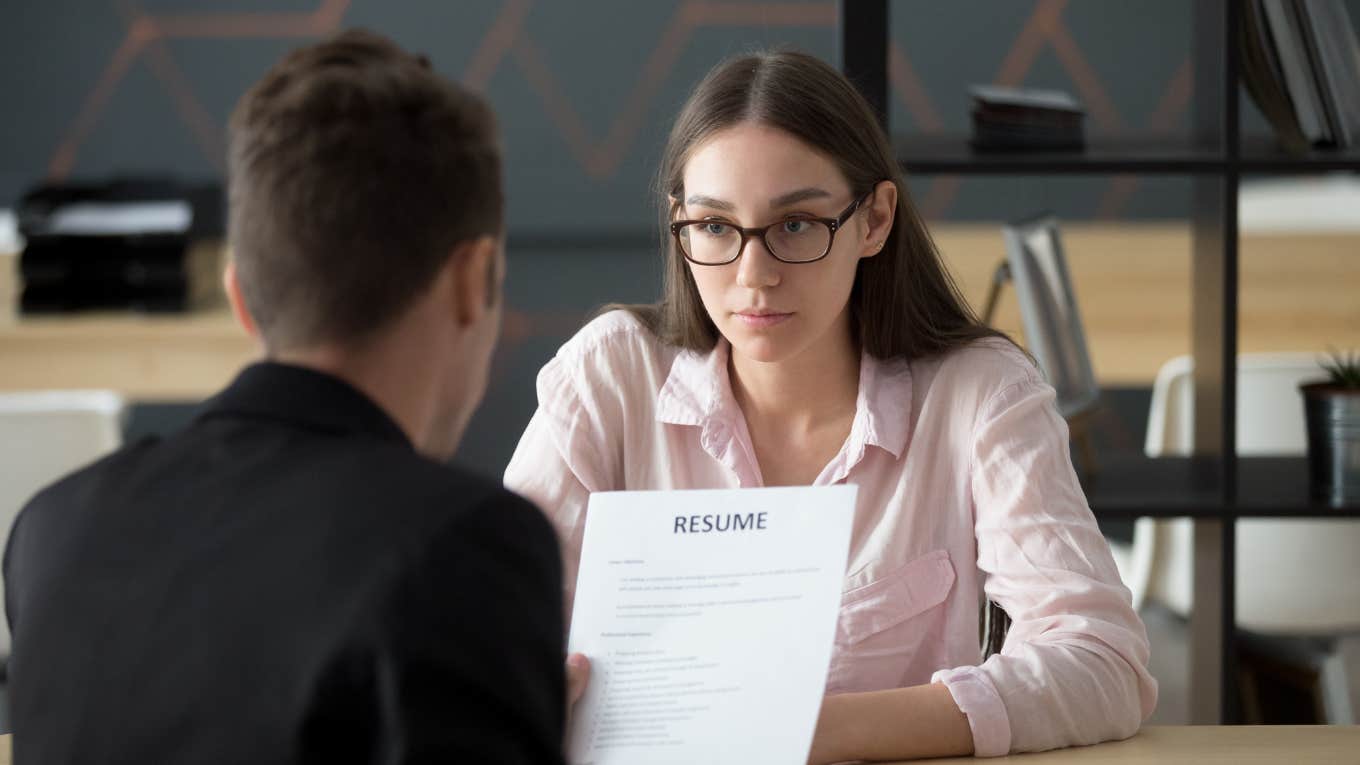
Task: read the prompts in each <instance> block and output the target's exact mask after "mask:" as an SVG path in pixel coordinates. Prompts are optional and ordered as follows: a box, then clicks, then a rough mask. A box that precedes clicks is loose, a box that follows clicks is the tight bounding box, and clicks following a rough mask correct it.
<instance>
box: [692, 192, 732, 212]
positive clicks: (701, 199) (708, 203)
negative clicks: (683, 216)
mask: <svg viewBox="0 0 1360 765" xmlns="http://www.w3.org/2000/svg"><path fill="white" fill-rule="evenodd" d="M685 204H686V205H695V206H696V207H712V208H713V209H714V210H727V211H729V212H730V211H732V210H735V209H737V208H736V205H734V204H732V203H731V202H724V201H722V200H721V199H714V198H713V197H706V196H703V195H701V194H695V195H693V196H691V197H690V198H689V199H686V200H685Z"/></svg>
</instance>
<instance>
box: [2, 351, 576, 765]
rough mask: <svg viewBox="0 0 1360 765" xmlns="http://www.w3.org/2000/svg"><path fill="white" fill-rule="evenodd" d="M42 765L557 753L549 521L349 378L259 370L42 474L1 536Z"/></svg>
mask: <svg viewBox="0 0 1360 765" xmlns="http://www.w3.org/2000/svg"><path fill="white" fill-rule="evenodd" d="M4 572H5V581H6V587H5V590H6V591H5V596H6V597H5V600H6V604H5V605H6V609H7V611H8V616H9V622H10V626H11V629H12V631H13V635H14V648H13V654H12V658H11V661H10V664H9V683H10V699H11V707H10V708H11V718H12V723H13V729H14V731H15V738H14V745H15V755H16V761H18V762H23V763H35V764H37V763H91V762H126V763H153V762H154V763H228V762H230V763H247V762H248V763H285V762H288V763H297V762H316V763H342V762H374V763H378V762H381V763H397V762H470V763H471V762H475V763H530V762H533V763H555V762H560V760H561V754H560V752H561V739H562V725H563V715H564V694H565V691H564V688H563V682H564V681H563V658H564V657H563V645H562V638H563V627H562V600H561V593H562V589H561V581H560V580H561V568H560V561H559V554H558V551H557V544H556V540H555V538H554V536H553V532H552V529H551V527H550V526H549V524H548V523H547V521H546V519H545V518H544V517H543V516H542V514H540V513H539V511H538V510H537V509H535V508H534V507H533V506H532V505H531V504H529V503H528V502H526V501H525V500H523V499H521V498H519V497H517V496H515V495H514V494H511V493H510V492H507V491H506V490H504V489H503V488H502V487H501V486H500V485H498V484H496V483H494V482H492V481H488V480H485V479H482V478H478V477H474V476H472V475H469V474H467V473H465V472H461V471H459V470H456V469H453V468H450V467H448V466H445V465H441V464H438V463H436V462H432V461H430V460H427V459H424V458H422V457H421V456H419V455H417V454H416V452H415V451H414V450H413V448H412V446H411V443H410V442H409V441H408V440H407V438H406V437H405V435H404V434H403V433H402V431H401V430H400V429H399V428H398V427H397V425H396V424H395V423H394V422H393V421H392V420H391V419H390V418H389V417H388V416H387V415H386V414H385V413H384V412H383V411H382V410H381V409H379V408H378V407H377V406H376V405H375V404H374V403H372V402H371V401H370V400H369V399H368V398H366V397H365V396H364V395H362V394H361V393H360V392H359V391H358V390H356V389H355V388H353V387H351V386H349V385H347V384H345V383H344V382H342V381H340V380H338V379H336V378H333V377H329V376H326V375H323V374H319V373H317V372H313V371H308V370H305V369H301V368H297V367H290V366H284V365H280V364H272V363H265V364H259V365H256V366H253V367H250V368H248V369H247V370H245V371H244V372H243V373H242V374H241V376H240V377H238V378H237V380H236V381H235V382H234V383H233V384H232V385H231V386H230V387H229V388H228V389H227V390H226V391H225V392H223V393H222V394H220V395H219V396H218V397H217V398H215V399H213V400H212V401H211V402H209V404H208V405H207V406H206V408H205V410H204V413H203V414H202V415H201V416H199V417H198V418H197V419H196V420H195V421H194V423H193V424H192V425H191V426H189V427H188V428H187V429H185V430H184V431H182V432H180V433H178V434H176V435H174V436H171V437H169V438H166V439H165V440H163V441H151V440H148V441H146V442H141V443H138V444H136V445H134V446H130V447H128V448H126V449H124V450H123V451H121V452H118V453H116V454H114V455H112V456H110V457H108V458H106V459H104V460H101V461H100V462H97V463H96V464H94V465H92V466H90V467H88V468H86V469H84V470H81V471H80V472H78V473H76V474H74V475H73V476H71V477H68V478H66V479H64V480H62V481H60V482H58V483H56V484H55V485H53V486H51V487H49V488H47V489H45V490H44V491H42V492H41V493H40V494H39V495H38V496H37V497H35V498H34V499H33V501H32V502H30V503H29V505H28V506H27V507H26V508H25V509H24V510H23V512H22V514H21V515H20V517H19V519H18V521H17V522H16V523H15V527H14V530H13V533H12V536H11V539H10V542H9V547H8V549H7V551H6V554H5V561H4Z"/></svg>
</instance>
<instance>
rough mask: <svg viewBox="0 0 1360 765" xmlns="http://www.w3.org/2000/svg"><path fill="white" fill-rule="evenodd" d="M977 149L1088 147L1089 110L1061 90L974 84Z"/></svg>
mask: <svg viewBox="0 0 1360 765" xmlns="http://www.w3.org/2000/svg"><path fill="white" fill-rule="evenodd" d="M968 92H969V94H970V95H971V96H972V97H973V140H972V144H973V148H975V149H978V150H981V151H1061V150H1069V149H1081V148H1082V147H1084V146H1085V145H1086V136H1085V130H1084V127H1083V126H1084V123H1085V117H1086V111H1085V110H1084V109H1082V107H1081V104H1079V103H1077V101H1076V99H1074V98H1072V96H1070V95H1068V94H1067V93H1064V92H1062V91H1058V90H1031V89H1021V88H1008V87H1003V86H1000V85H974V86H973V87H971V88H969V90H968Z"/></svg>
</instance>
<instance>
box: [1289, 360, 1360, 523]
mask: <svg viewBox="0 0 1360 765" xmlns="http://www.w3.org/2000/svg"><path fill="white" fill-rule="evenodd" d="M1299 390H1301V391H1303V412H1304V418H1305V420H1306V421H1307V425H1308V474H1309V477H1310V479H1311V483H1312V489H1313V496H1314V497H1315V498H1317V499H1320V500H1322V501H1324V502H1327V503H1328V504H1331V505H1355V504H1360V389H1356V388H1343V387H1341V386H1338V385H1333V384H1331V383H1325V382H1324V383H1309V384H1307V385H1300V386H1299Z"/></svg>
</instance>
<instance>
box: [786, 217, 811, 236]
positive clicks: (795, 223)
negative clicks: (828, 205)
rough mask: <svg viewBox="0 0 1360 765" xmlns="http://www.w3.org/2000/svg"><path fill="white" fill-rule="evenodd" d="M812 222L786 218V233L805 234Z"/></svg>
mask: <svg viewBox="0 0 1360 765" xmlns="http://www.w3.org/2000/svg"><path fill="white" fill-rule="evenodd" d="M810 225H811V224H810V223H808V222H807V221H805V220H786V221H784V226H783V228H784V233H786V234H803V233H806V232H807V230H808V227H809V226H810Z"/></svg>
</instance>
